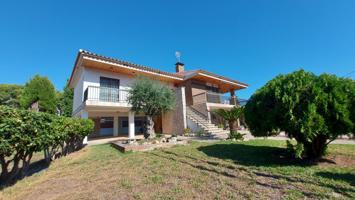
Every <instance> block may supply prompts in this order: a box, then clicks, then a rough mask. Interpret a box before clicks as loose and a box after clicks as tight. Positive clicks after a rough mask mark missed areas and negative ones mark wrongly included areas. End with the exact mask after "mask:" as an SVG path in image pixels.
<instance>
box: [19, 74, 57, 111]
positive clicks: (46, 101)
mask: <svg viewBox="0 0 355 200" xmlns="http://www.w3.org/2000/svg"><path fill="white" fill-rule="evenodd" d="M37 101H38V104H39V109H40V111H43V112H47V113H55V112H56V108H57V107H56V91H55V88H54V86H53V84H52V83H51V81H50V80H49V79H48V78H47V77H41V76H39V75H36V76H34V77H33V78H32V79H31V80H29V81H28V82H27V83H26V85H25V87H24V90H23V94H22V96H21V106H22V107H23V108H25V109H27V108H29V107H30V106H31V104H32V103H35V102H37Z"/></svg>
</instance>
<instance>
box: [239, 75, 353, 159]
mask: <svg viewBox="0 0 355 200" xmlns="http://www.w3.org/2000/svg"><path fill="white" fill-rule="evenodd" d="M245 120H246V123H247V124H248V127H249V128H250V131H251V133H252V134H253V135H254V136H270V135H274V134H278V133H280V132H281V131H284V132H285V133H286V134H287V135H288V136H289V137H290V138H295V139H296V141H297V143H298V144H297V146H296V147H295V150H297V152H296V156H297V157H307V158H311V159H317V158H319V157H321V156H323V155H324V153H325V151H326V148H327V145H328V144H329V143H330V142H331V141H333V140H335V139H336V138H337V137H338V136H340V135H344V134H351V133H355V82H354V81H353V80H352V79H345V78H339V77H336V76H334V75H329V74H322V75H320V76H317V75H315V74H313V73H308V72H305V71H304V70H299V71H296V72H293V73H290V74H287V75H279V76H277V77H276V78H274V79H272V80H271V81H269V82H268V83H267V84H266V85H265V86H263V87H262V88H260V89H259V90H257V91H256V92H255V93H254V94H253V95H252V97H251V98H250V100H249V101H248V103H247V104H246V106H245Z"/></svg>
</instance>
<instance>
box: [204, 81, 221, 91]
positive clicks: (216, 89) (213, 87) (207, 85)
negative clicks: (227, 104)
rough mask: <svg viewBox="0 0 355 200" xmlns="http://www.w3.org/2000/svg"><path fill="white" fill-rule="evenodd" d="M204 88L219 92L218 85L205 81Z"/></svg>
mask: <svg viewBox="0 0 355 200" xmlns="http://www.w3.org/2000/svg"><path fill="white" fill-rule="evenodd" d="M206 90H207V91H209V92H215V93H218V92H219V89H218V85H215V84H211V83H206Z"/></svg>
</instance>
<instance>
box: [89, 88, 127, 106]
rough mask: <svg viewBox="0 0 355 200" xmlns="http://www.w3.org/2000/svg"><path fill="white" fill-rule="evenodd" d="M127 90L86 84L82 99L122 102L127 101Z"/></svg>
mask: <svg viewBox="0 0 355 200" xmlns="http://www.w3.org/2000/svg"><path fill="white" fill-rule="evenodd" d="M128 95H129V90H123V89H117V88H108V87H97V86H88V88H86V90H85V92H84V101H86V100H92V101H102V102H122V103H125V102H127V101H128Z"/></svg>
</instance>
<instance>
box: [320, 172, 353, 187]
mask: <svg viewBox="0 0 355 200" xmlns="http://www.w3.org/2000/svg"><path fill="white" fill-rule="evenodd" d="M316 175H317V176H320V177H323V178H327V179H333V180H336V181H344V182H347V183H349V184H350V185H351V186H355V173H350V172H348V173H341V172H317V173H316Z"/></svg>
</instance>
